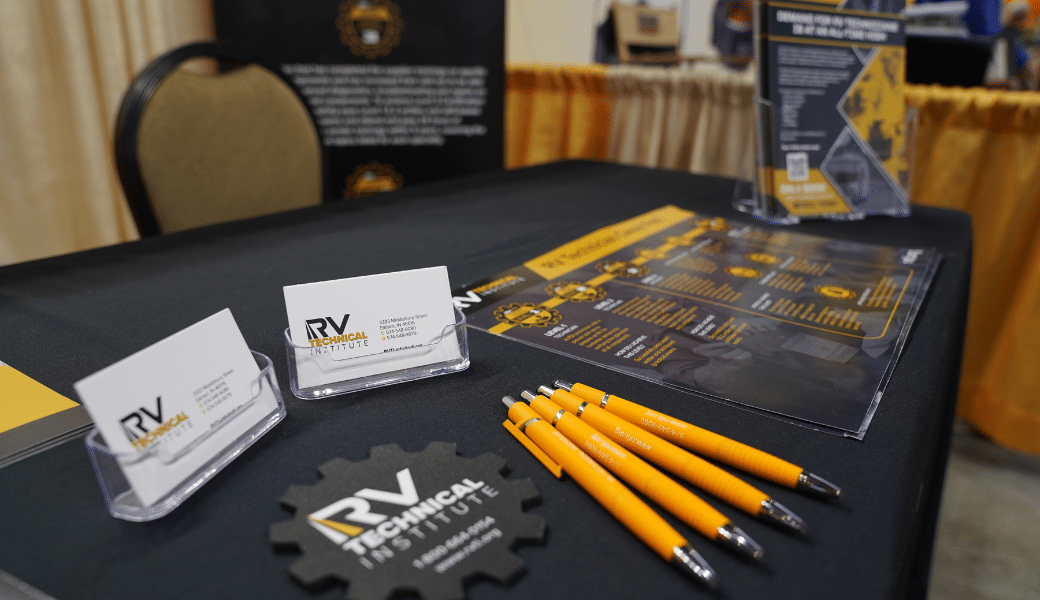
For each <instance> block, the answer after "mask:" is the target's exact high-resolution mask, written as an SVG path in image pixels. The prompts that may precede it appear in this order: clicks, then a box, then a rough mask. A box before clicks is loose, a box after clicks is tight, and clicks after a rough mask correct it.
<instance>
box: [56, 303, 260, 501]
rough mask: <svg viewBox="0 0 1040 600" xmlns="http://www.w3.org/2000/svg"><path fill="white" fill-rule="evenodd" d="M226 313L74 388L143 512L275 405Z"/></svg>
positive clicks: (152, 347)
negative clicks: (116, 457) (117, 457)
mask: <svg viewBox="0 0 1040 600" xmlns="http://www.w3.org/2000/svg"><path fill="white" fill-rule="evenodd" d="M259 376H260V368H259V367H258V366H257V365H256V361H255V360H254V358H253V355H252V354H251V353H250V351H249V348H248V346H246V342H245V339H244V338H243V337H242V332H241V331H240V330H239V328H238V324H237V323H236V322H235V319H234V317H233V316H232V315H231V311H230V310H229V309H224V310H223V311H221V312H219V313H217V314H215V315H213V316H211V317H208V318H206V319H203V320H202V321H199V322H198V323H196V324H194V325H192V326H190V327H188V328H186V329H183V330H181V331H179V332H177V333H175V334H173V335H171V336H170V337H168V338H166V339H164V340H161V341H159V342H156V343H155V344H153V345H151V346H149V347H147V348H145V349H143V350H141V351H139V352H137V353H135V354H133V355H131V356H128V357H127V358H124V359H123V360H121V361H119V362H117V363H115V364H113V365H111V366H109V367H106V368H105V369H102V370H101V371H98V372H97V373H95V374H93V375H91V376H89V377H86V378H84V379H82V380H80V381H78V382H77V383H76V384H75V386H74V387H75V389H76V393H77V394H78V395H79V397H80V399H81V401H82V402H83V405H84V407H86V409H87V411H88V412H89V413H90V415H91V417H92V418H93V419H94V423H95V425H96V426H97V428H98V429H99V430H100V431H101V434H102V435H103V436H104V438H105V443H106V444H107V445H108V447H109V448H110V449H111V450H112V451H113V452H115V453H117V454H119V455H120V456H121V463H122V466H123V471H124V474H125V475H126V477H127V480H128V481H129V482H130V484H131V486H132V487H133V488H134V490H135V491H136V492H137V495H138V497H139V499H140V500H141V503H142V505H143V506H150V505H152V504H154V503H155V502H156V501H157V500H159V499H160V498H162V497H163V496H164V495H166V494H167V493H168V492H170V491H171V490H173V489H175V488H176V487H177V486H178V485H179V484H180V483H181V482H183V481H184V480H185V479H186V478H187V477H188V476H190V475H191V474H192V473H194V472H195V471H196V470H197V469H198V468H199V467H201V466H202V465H204V464H205V463H206V462H207V461H209V460H210V459H212V458H214V457H215V456H217V455H218V454H219V453H220V452H221V451H223V450H224V449H225V448H226V447H227V446H228V445H229V444H231V443H232V442H233V441H234V440H236V439H237V438H238V437H239V436H240V435H242V434H243V433H245V432H246V431H248V430H249V429H251V428H252V427H253V426H255V425H256V424H257V423H258V422H259V421H260V420H262V419H263V418H264V417H266V416H268V415H269V414H271V412H272V411H274V410H275V408H276V407H277V400H276V399H275V398H274V396H273V395H269V394H266V395H261V396H260V397H258V398H257V399H256V401H254V402H252V403H250V401H251V400H252V399H253V396H254V394H256V392H257V391H258V390H257V389H256V388H257V385H256V382H257V380H258V378H259Z"/></svg>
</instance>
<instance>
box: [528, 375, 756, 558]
mask: <svg viewBox="0 0 1040 600" xmlns="http://www.w3.org/2000/svg"><path fill="white" fill-rule="evenodd" d="M520 397H521V398H523V399H524V400H526V401H528V402H529V403H530V405H531V408H532V409H533V410H534V412H536V413H538V416H540V417H541V418H542V419H543V420H545V421H547V422H549V423H551V424H552V425H553V426H554V427H556V429H557V430H559V431H560V432H561V433H563V435H565V436H567V438H568V439H570V440H571V441H572V442H574V443H575V444H577V445H578V447H579V448H581V449H582V450H584V451H585V453H586V454H588V455H589V456H591V457H592V458H594V459H595V460H596V461H597V462H598V463H599V464H601V465H603V467H604V468H606V469H607V470H609V471H611V472H613V473H614V474H615V475H617V476H618V477H620V478H621V479H623V480H624V481H626V482H627V483H628V484H629V485H631V486H632V487H633V488H635V490H636V491H637V492H639V493H641V494H643V495H644V496H646V497H647V498H649V499H651V500H653V501H654V502H655V503H656V504H657V505H659V506H660V507H661V508H663V509H665V510H667V511H668V512H670V513H672V514H673V515H675V516H676V517H678V518H679V519H680V520H681V521H682V522H684V523H686V524H687V525H689V526H690V527H693V528H694V529H696V530H697V531H698V532H699V533H700V534H701V535H703V536H704V537H706V538H708V539H709V540H712V541H714V542H719V543H722V544H724V545H726V546H727V547H728V548H730V549H731V550H736V551H738V552H740V553H741V554H744V555H745V556H748V557H751V558H756V559H761V558H762V554H763V552H762V546H759V545H758V543H757V542H755V540H753V539H751V538H750V537H749V536H748V535H747V534H746V533H744V532H743V531H742V530H741V529H740V528H739V527H737V526H736V525H734V524H733V522H732V521H730V520H729V517H727V516H726V515H724V514H722V513H720V512H719V511H717V510H715V508H714V507H713V506H712V505H710V504H708V503H707V502H705V501H704V500H702V499H700V498H699V497H697V496H696V495H694V494H693V493H692V492H690V490H688V489H686V488H684V487H683V486H681V485H679V484H678V483H676V482H675V481H673V480H672V479H671V478H670V477H668V476H667V475H665V474H664V473H661V472H660V471H658V470H657V469H655V468H653V467H652V466H650V465H648V464H647V463H646V462H645V461H644V460H643V459H641V458H639V457H638V456H636V455H635V454H632V453H631V452H628V451H626V450H625V449H624V448H620V447H618V446H617V445H616V444H614V443H613V442H611V441H610V440H608V439H606V436H604V435H603V434H602V433H600V432H599V431H596V430H595V429H593V428H592V427H589V426H588V425H586V424H585V423H583V422H582V421H581V419H579V418H578V417H576V416H574V415H572V414H570V413H568V412H567V411H565V410H563V409H562V408H560V407H559V405H557V404H555V403H554V402H552V401H551V400H549V399H548V398H546V397H545V396H536V395H535V394H532V393H531V392H528V391H524V392H522V393H521V394H520Z"/></svg>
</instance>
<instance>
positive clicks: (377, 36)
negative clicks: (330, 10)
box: [336, 0, 404, 58]
mask: <svg viewBox="0 0 1040 600" xmlns="http://www.w3.org/2000/svg"><path fill="white" fill-rule="evenodd" d="M336 29H339V41H341V42H343V44H344V45H345V46H346V47H347V48H350V51H351V52H353V53H354V54H355V55H357V56H361V57H364V58H379V57H380V56H386V55H387V54H390V51H391V50H393V49H394V48H395V47H396V46H397V45H398V44H400V43H401V30H402V29H404V21H403V20H402V19H401V9H400V7H398V6H397V3H396V2H393V1H392V0H346V1H345V2H342V3H340V5H339V16H338V17H336Z"/></svg>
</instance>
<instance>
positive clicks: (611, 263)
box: [596, 260, 650, 278]
mask: <svg viewBox="0 0 1040 600" xmlns="http://www.w3.org/2000/svg"><path fill="white" fill-rule="evenodd" d="M596 270H597V271H599V272H600V273H609V274H610V275H613V276H615V277H624V278H632V277H646V276H647V275H649V274H650V267H648V266H646V265H640V264H636V263H634V262H626V261H623V260H604V261H602V262H598V263H596Z"/></svg>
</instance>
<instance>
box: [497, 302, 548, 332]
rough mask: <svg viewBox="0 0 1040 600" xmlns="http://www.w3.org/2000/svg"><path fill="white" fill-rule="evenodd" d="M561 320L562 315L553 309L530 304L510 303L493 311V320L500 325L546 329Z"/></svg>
mask: <svg viewBox="0 0 1040 600" xmlns="http://www.w3.org/2000/svg"><path fill="white" fill-rule="evenodd" d="M562 318H563V314H561V313H560V311H558V310H556V309H554V308H546V307H544V306H537V305H535V304H533V303H531V302H524V303H523V304H521V303H519V302H511V303H509V304H507V305H505V306H499V307H498V308H496V309H495V319H496V320H497V321H498V322H500V323H508V324H510V325H519V326H521V327H525V328H526V327H548V326H549V325H555V324H557V323H559V322H560V319H562Z"/></svg>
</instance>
